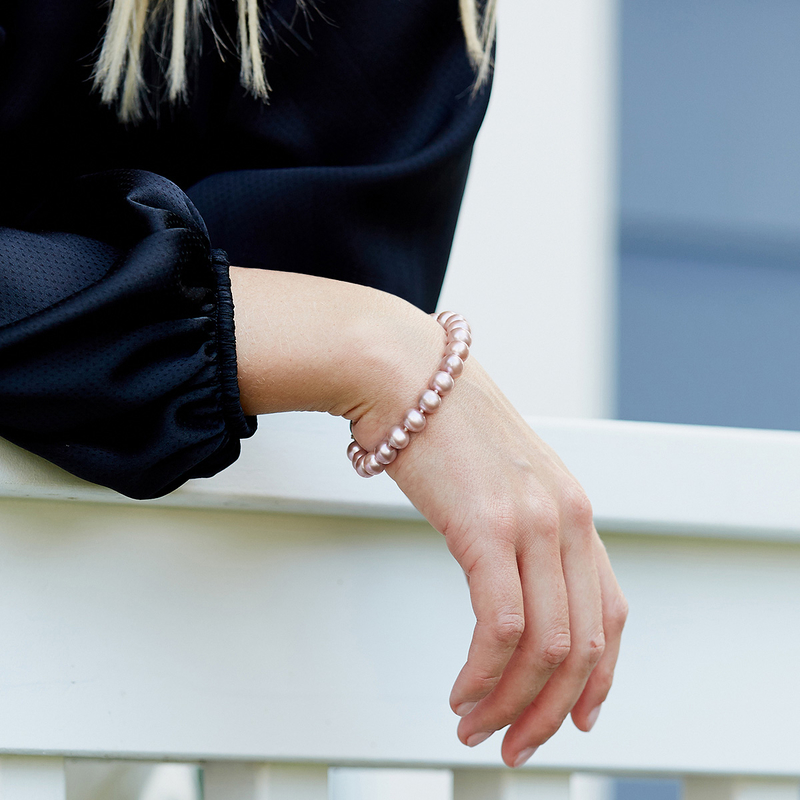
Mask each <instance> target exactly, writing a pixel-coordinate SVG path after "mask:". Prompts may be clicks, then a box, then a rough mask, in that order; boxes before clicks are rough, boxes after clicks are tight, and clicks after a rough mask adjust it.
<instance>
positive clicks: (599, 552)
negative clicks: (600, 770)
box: [572, 531, 628, 731]
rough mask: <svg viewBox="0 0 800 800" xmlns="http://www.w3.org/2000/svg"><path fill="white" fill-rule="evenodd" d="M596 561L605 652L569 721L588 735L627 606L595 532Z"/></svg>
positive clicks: (609, 680) (603, 695)
mask: <svg viewBox="0 0 800 800" xmlns="http://www.w3.org/2000/svg"><path fill="white" fill-rule="evenodd" d="M594 549H595V557H596V562H597V572H598V575H599V578H600V594H601V596H602V603H603V630H604V631H605V634H606V649H605V652H604V653H603V657H602V658H601V659H600V661H599V662H598V664H597V666H596V667H595V668H594V670H593V671H592V674H591V675H590V676H589V680H588V681H587V683H586V688H585V689H584V690H583V694H581V696H580V698H579V700H578V702H577V703H576V704H575V707H574V708H573V709H572V721H573V722H574V723H575V725H576V726H577V727H578V728H579V729H580V730H582V731H590V730H591V729H592V727H593V725H594V723H595V722H597V717H598V715H599V714H600V705H601V704H602V703H603V702H604V701H605V699H606V697H607V696H608V693H609V691H610V689H611V684H612V682H613V680H614V668H615V667H616V665H617V658H618V656H619V648H620V642H621V639H622V629H623V628H624V627H625V621H626V619H627V617H628V603H627V601H626V600H625V596H624V595H623V594H622V590H621V589H620V588H619V584H618V583H617V579H616V578H615V577H614V571H613V570H612V568H611V562H610V561H609V560H608V553H607V552H606V548H605V546H604V545H603V542H602V540H601V539H600V537H599V536H597V532H596V531H595V547H594Z"/></svg>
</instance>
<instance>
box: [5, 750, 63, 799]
mask: <svg viewBox="0 0 800 800" xmlns="http://www.w3.org/2000/svg"><path fill="white" fill-rule="evenodd" d="M0 800H66V788H65V779H64V759H63V758H47V757H44V756H0Z"/></svg>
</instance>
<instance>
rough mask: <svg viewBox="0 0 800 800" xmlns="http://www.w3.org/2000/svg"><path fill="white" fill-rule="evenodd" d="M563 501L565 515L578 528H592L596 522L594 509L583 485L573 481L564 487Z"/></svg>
mask: <svg viewBox="0 0 800 800" xmlns="http://www.w3.org/2000/svg"><path fill="white" fill-rule="evenodd" d="M562 503H563V509H564V516H565V518H566V519H568V520H569V522H570V523H571V524H572V525H574V526H575V527H577V528H581V529H583V530H591V529H592V526H593V524H594V511H593V509H592V503H591V501H590V500H589V496H588V495H587V494H586V492H585V491H584V490H583V487H582V486H581V485H580V484H579V483H578V482H577V481H573V482H570V483H569V484H567V486H565V487H564V489H563V494H562Z"/></svg>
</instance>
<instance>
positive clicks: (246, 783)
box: [203, 761, 328, 800]
mask: <svg viewBox="0 0 800 800" xmlns="http://www.w3.org/2000/svg"><path fill="white" fill-rule="evenodd" d="M203 799H204V800H328V768H327V766H319V765H317V764H257V763H244V762H239V763H237V762H224V761H217V762H213V761H212V762H207V763H206V764H205V765H204V769H203Z"/></svg>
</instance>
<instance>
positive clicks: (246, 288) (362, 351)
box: [230, 267, 444, 428]
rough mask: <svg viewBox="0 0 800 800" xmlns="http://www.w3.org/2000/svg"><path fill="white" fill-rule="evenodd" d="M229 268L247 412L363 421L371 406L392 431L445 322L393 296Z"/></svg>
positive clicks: (421, 379)
mask: <svg viewBox="0 0 800 800" xmlns="http://www.w3.org/2000/svg"><path fill="white" fill-rule="evenodd" d="M230 272H231V285H232V288H233V298H234V305H235V308H236V311H235V322H236V349H237V362H238V371H239V388H240V392H241V400H242V408H243V409H244V411H245V413H247V414H267V413H273V412H278V411H325V412H329V413H331V414H335V415H337V416H343V417H346V418H347V419H355V420H359V419H361V418H362V417H363V416H364V415H365V414H367V413H368V412H369V415H370V416H371V417H373V418H374V419H375V421H376V425H380V424H383V423H385V424H386V426H387V428H388V427H389V426H391V425H392V424H394V423H395V422H397V419H395V418H394V417H395V416H397V415H399V414H401V413H402V412H403V410H404V409H405V408H407V407H408V406H409V405H411V404H413V403H414V402H415V401H416V399H417V396H418V394H419V392H420V391H421V389H422V388H423V387H424V386H425V384H426V382H427V381H428V380H429V379H430V376H431V375H432V374H433V372H434V370H435V368H436V366H437V364H438V363H439V360H440V359H441V353H442V348H443V343H444V338H443V336H444V334H443V331H442V329H441V327H440V326H439V325H438V324H437V323H436V322H435V321H434V320H433V319H432V318H431V317H429V316H428V315H427V314H425V313H424V312H422V311H420V310H419V309H418V308H415V307H414V306H412V305H411V304H409V303H407V302H406V301H404V300H401V299H400V298H398V297H395V296H394V295H390V294H387V293H385V292H380V291H378V290H376V289H371V288H368V287H365V286H359V285H356V284H352V283H345V282H342V281H335V280H329V279H327V278H318V277H314V276H309V275H299V274H296V273H289V272H274V271H267V270H259V269H246V268H239V267H231V271H230ZM398 418H399V417H398Z"/></svg>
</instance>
